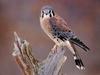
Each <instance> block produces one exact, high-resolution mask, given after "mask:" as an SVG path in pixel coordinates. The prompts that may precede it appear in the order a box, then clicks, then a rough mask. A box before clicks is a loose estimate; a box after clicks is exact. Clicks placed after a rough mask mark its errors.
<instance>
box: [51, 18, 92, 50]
mask: <svg viewBox="0 0 100 75" xmlns="http://www.w3.org/2000/svg"><path fill="white" fill-rule="evenodd" d="M50 25H51V26H52V27H51V28H52V34H53V35H54V36H56V37H57V38H59V39H61V40H62V41H66V40H68V41H70V42H72V43H73V44H75V45H77V46H79V47H81V48H82V49H84V50H85V51H88V50H90V49H89V48H88V47H87V46H86V45H85V44H84V43H83V42H82V41H81V40H80V39H79V38H78V37H77V36H76V35H75V34H74V33H73V32H72V31H71V30H70V29H69V28H68V27H67V25H66V22H65V21H63V20H62V19H57V18H52V19H51V20H50Z"/></svg>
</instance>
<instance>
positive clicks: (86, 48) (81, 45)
mask: <svg viewBox="0 0 100 75" xmlns="http://www.w3.org/2000/svg"><path fill="white" fill-rule="evenodd" d="M70 41H71V42H72V43H74V44H76V45H77V46H79V47H81V48H82V49H84V50H85V51H88V50H90V49H89V48H88V47H87V46H86V45H85V44H84V43H83V42H82V41H80V40H79V39H78V38H71V39H70Z"/></svg>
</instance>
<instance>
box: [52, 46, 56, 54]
mask: <svg viewBox="0 0 100 75" xmlns="http://www.w3.org/2000/svg"><path fill="white" fill-rule="evenodd" d="M51 51H52V53H56V52H57V45H54V46H53V48H52V49H51Z"/></svg>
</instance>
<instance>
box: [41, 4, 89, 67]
mask: <svg viewBox="0 0 100 75" xmlns="http://www.w3.org/2000/svg"><path fill="white" fill-rule="evenodd" d="M40 25H41V28H42V29H43V30H44V32H45V33H46V34H47V35H48V36H49V37H50V38H51V40H53V41H54V42H55V46H59V47H61V46H66V47H68V49H69V50H70V51H71V52H72V54H73V56H74V60H75V64H76V67H77V68H78V69H84V64H83V62H82V60H81V58H80V56H79V54H78V52H77V50H76V48H75V46H74V45H77V46H79V47H81V48H82V49H83V50H85V51H88V50H89V48H88V47H87V46H86V45H85V44H84V43H83V42H82V41H81V40H80V39H79V38H78V37H77V36H76V35H75V33H73V32H72V31H71V29H70V28H69V27H68V24H67V22H66V21H65V20H64V19H63V18H61V17H60V16H59V15H58V14H57V13H56V12H55V11H54V9H53V8H52V7H51V6H44V7H42V9H41V16H40Z"/></svg>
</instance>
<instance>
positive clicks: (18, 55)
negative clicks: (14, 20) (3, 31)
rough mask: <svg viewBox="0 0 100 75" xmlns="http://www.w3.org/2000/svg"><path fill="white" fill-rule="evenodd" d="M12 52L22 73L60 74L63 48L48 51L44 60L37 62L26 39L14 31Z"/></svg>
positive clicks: (63, 60) (36, 74)
mask: <svg viewBox="0 0 100 75" xmlns="http://www.w3.org/2000/svg"><path fill="white" fill-rule="evenodd" d="M14 36H15V42H14V52H13V53H12V55H13V56H14V57H15V60H16V62H17V63H18V65H19V66H20V68H21V69H22V72H23V73H24V75H60V70H61V67H62V65H63V63H64V62H65V60H66V56H64V53H65V50H64V49H63V48H62V47H58V48H57V50H56V52H54V53H53V52H52V51H51V52H50V53H49V55H48V56H47V58H46V59H45V60H43V61H42V62H39V61H38V60H37V59H36V58H35V57H34V55H33V54H32V51H31V50H32V49H31V47H30V45H29V43H28V42H27V41H26V40H22V39H20V38H19V36H18V35H17V33H16V32H14Z"/></svg>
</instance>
